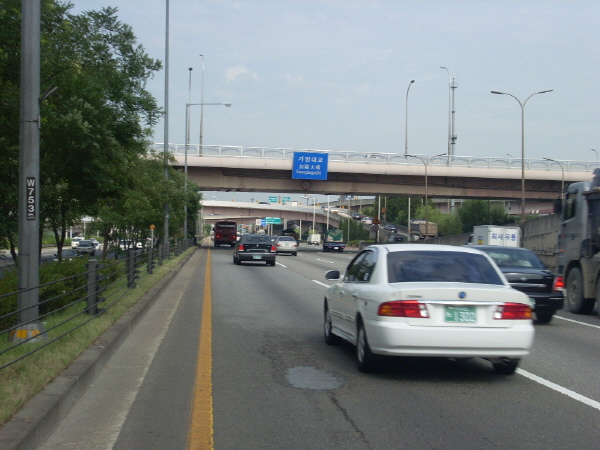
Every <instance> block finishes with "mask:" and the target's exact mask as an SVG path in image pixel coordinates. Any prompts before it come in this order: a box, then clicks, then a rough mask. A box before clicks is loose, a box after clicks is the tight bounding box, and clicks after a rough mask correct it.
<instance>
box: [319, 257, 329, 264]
mask: <svg viewBox="0 0 600 450" xmlns="http://www.w3.org/2000/svg"><path fill="white" fill-rule="evenodd" d="M317 261H321V262H326V263H329V264H333V261H329V260H328V259H321V258H317Z"/></svg>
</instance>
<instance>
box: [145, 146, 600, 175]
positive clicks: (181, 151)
mask: <svg viewBox="0 0 600 450" xmlns="http://www.w3.org/2000/svg"><path fill="white" fill-rule="evenodd" d="M168 149H169V152H170V153H172V154H174V155H185V153H186V145H185V144H169V145H168ZM163 151H164V144H162V143H155V144H152V145H150V152H152V153H162V152H163ZM294 152H314V153H327V154H329V161H332V162H343V163H349V164H397V165H420V166H422V165H423V162H422V161H421V160H420V159H419V158H416V157H414V156H413V157H411V156H404V155H402V154H398V153H377V152H346V151H334V150H312V149H292V148H267V147H236V146H227V145H203V146H200V145H198V144H190V145H188V146H187V154H188V156H210V157H227V158H259V159H279V160H290V161H291V160H293V157H294ZM416 156H421V157H423V158H429V157H430V155H416ZM428 165H429V166H447V167H472V168H482V169H515V170H521V158H500V157H494V156H489V157H484V156H435V157H432V158H431V161H430V162H429V163H428ZM561 165H562V170H564V171H566V172H592V171H593V170H594V169H596V168H600V164H599V163H597V162H593V161H567V160H564V161H563V160H560V161H558V162H555V161H548V160H544V159H527V158H525V169H527V170H551V171H556V170H558V171H560V170H561Z"/></svg>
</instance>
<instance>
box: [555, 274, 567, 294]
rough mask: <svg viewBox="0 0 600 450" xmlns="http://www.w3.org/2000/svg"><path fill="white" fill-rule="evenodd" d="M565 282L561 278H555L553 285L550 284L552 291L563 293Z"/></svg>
mask: <svg viewBox="0 0 600 450" xmlns="http://www.w3.org/2000/svg"><path fill="white" fill-rule="evenodd" d="M564 289H565V281H564V280H563V277H559V276H555V277H554V283H552V291H564Z"/></svg>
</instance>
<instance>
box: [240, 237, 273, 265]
mask: <svg viewBox="0 0 600 450" xmlns="http://www.w3.org/2000/svg"><path fill="white" fill-rule="evenodd" d="M276 256H277V248H276V247H275V245H274V243H273V241H271V236H267V235H266V234H244V235H243V236H242V237H241V238H240V240H239V241H237V243H236V244H235V248H234V249H233V263H234V264H237V265H240V264H241V263H242V262H248V261H252V262H265V263H267V265H269V266H274V265H275V257H276Z"/></svg>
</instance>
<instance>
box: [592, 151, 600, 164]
mask: <svg viewBox="0 0 600 450" xmlns="http://www.w3.org/2000/svg"><path fill="white" fill-rule="evenodd" d="M591 150H592V151H593V152H594V153H595V154H596V164H598V152H597V151H596V150H594V149H591Z"/></svg>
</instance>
